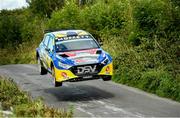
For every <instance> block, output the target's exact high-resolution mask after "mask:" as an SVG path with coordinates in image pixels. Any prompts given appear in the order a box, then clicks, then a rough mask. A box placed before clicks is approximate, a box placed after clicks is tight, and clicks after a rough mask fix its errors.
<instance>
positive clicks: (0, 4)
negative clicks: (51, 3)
mask: <svg viewBox="0 0 180 118" xmlns="http://www.w3.org/2000/svg"><path fill="white" fill-rule="evenodd" d="M23 6H27V3H26V0H0V10H2V9H8V10H12V9H16V8H22V7H23Z"/></svg>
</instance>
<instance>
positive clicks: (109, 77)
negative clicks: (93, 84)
mask: <svg viewBox="0 0 180 118" xmlns="http://www.w3.org/2000/svg"><path fill="white" fill-rule="evenodd" d="M111 78H112V76H105V77H103V78H102V79H103V80H104V81H110V80H111Z"/></svg>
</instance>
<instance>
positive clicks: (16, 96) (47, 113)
mask: <svg viewBox="0 0 180 118" xmlns="http://www.w3.org/2000/svg"><path fill="white" fill-rule="evenodd" d="M0 102H1V103H2V110H13V111H12V112H13V115H12V116H13V117H68V118H69V117H72V109H70V110H69V111H65V110H63V109H61V110H60V109H54V108H50V107H48V106H46V105H44V103H43V102H42V99H36V100H32V99H31V97H30V96H29V95H28V94H27V93H26V92H24V91H21V90H20V89H19V88H18V87H17V85H16V84H15V83H14V82H13V80H12V79H8V78H4V77H1V76H0ZM10 108H11V109H10ZM0 110H1V109H0ZM0 113H1V112H0ZM1 115H2V116H3V114H0V116H1Z"/></svg>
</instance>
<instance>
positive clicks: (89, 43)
mask: <svg viewBox="0 0 180 118" xmlns="http://www.w3.org/2000/svg"><path fill="white" fill-rule="evenodd" d="M92 48H99V46H98V44H97V43H96V41H95V40H94V39H92V38H86V39H73V40H64V41H58V42H56V52H66V51H75V50H85V49H92Z"/></svg>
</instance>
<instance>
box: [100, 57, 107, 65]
mask: <svg viewBox="0 0 180 118" xmlns="http://www.w3.org/2000/svg"><path fill="white" fill-rule="evenodd" d="M101 63H102V64H104V65H106V64H108V63H109V59H108V57H107V56H106V57H105V59H104V60H103V61H102V62H101Z"/></svg>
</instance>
